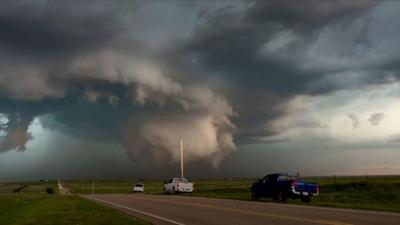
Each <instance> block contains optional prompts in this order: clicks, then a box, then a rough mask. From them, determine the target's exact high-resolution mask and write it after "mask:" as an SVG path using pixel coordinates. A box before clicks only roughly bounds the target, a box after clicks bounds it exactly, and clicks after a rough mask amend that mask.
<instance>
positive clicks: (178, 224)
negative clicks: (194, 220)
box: [87, 196, 185, 225]
mask: <svg viewBox="0 0 400 225" xmlns="http://www.w3.org/2000/svg"><path fill="white" fill-rule="evenodd" d="M87 198H90V199H93V200H95V201H99V202H104V203H107V204H110V205H113V206H116V207H119V208H122V209H127V210H130V211H132V212H136V213H140V214H143V215H146V216H150V217H153V218H156V219H159V220H162V221H165V222H169V223H172V224H176V225H185V224H184V223H180V222H177V221H175V220H171V219H167V218H164V217H161V216H157V215H154V214H151V213H148V212H144V211H142V210H138V209H132V208H129V207H126V206H123V205H120V204H116V203H113V202H110V201H106V200H103V199H98V198H95V197H89V196H87Z"/></svg>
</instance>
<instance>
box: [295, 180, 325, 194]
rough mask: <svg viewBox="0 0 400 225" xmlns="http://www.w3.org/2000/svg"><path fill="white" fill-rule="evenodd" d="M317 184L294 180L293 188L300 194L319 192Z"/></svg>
mask: <svg viewBox="0 0 400 225" xmlns="http://www.w3.org/2000/svg"><path fill="white" fill-rule="evenodd" d="M318 189H319V187H318V184H316V183H310V182H302V181H296V186H295V190H296V192H300V193H302V194H305V195H307V194H315V193H318V192H319V190H318Z"/></svg>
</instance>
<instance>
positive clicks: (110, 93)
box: [0, 1, 400, 166]
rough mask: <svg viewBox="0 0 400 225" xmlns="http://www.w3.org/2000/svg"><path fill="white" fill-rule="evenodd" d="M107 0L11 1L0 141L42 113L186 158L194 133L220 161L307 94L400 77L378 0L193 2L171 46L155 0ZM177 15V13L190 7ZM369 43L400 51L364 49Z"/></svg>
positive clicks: (137, 151) (0, 70)
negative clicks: (150, 11)
mask: <svg viewBox="0 0 400 225" xmlns="http://www.w3.org/2000/svg"><path fill="white" fill-rule="evenodd" d="M96 3H98V4H89V3H87V2H80V1H79V2H61V1H41V2H16V3H11V2H1V3H0V27H1V29H0V47H1V49H2V51H1V52H0V59H1V61H0V76H1V79H0V96H1V97H0V98H1V99H0V100H1V102H0V112H1V113H4V114H5V115H7V118H8V122H7V125H5V126H4V127H2V130H4V134H5V136H4V137H3V139H2V142H1V146H0V151H5V150H9V149H15V148H19V149H23V146H25V144H26V142H27V141H28V140H29V134H28V132H27V129H28V126H29V124H31V122H32V121H33V120H34V119H35V118H40V120H41V123H42V124H43V126H44V127H45V128H48V129H57V130H60V131H62V132H63V133H65V134H69V135H73V136H76V137H79V138H82V139H84V140H95V141H99V142H111V143H117V144H121V145H122V146H124V147H125V148H126V149H127V150H128V155H129V156H130V157H132V158H135V159H137V158H141V157H147V156H149V157H153V158H154V157H155V158H159V159H164V158H165V156H169V157H170V158H172V159H175V160H176V159H178V156H177V155H176V151H175V150H176V148H177V143H178V142H179V139H181V138H182V139H184V140H185V141H186V144H187V147H188V149H190V152H188V154H187V155H188V157H189V158H191V159H204V158H206V159H207V160H209V161H210V162H211V163H212V164H213V165H214V166H217V165H218V163H219V162H220V161H221V160H222V159H223V158H224V157H225V156H226V155H227V154H228V153H230V152H231V151H233V150H235V148H236V145H235V142H234V134H236V133H237V134H238V137H239V138H254V137H265V136H271V135H276V134H279V133H280V132H283V131H284V129H285V128H282V127H278V128H277V127H276V126H275V125H274V121H275V119H277V118H280V117H281V116H284V115H294V114H295V113H296V110H295V109H294V108H295V107H294V106H293V100H294V99H295V98H296V96H298V95H301V94H312V95H321V94H327V93H330V92H332V91H335V90H340V89H352V88H359V87H365V86H368V85H373V84H384V83H387V82H394V81H395V80H396V79H397V78H398V77H399V72H398V71H399V70H398V69H399V68H398V64H396V63H394V62H398V60H399V58H400V57H399V55H398V53H393V55H390V54H389V53H387V52H389V50H390V49H398V46H392V48H388V47H387V46H383V47H382V46H380V45H379V46H375V45H376V43H380V41H381V40H375V39H374V37H370V35H369V34H370V31H369V22H368V20H366V19H365V21H367V22H364V19H362V20H361V22H360V21H358V19H359V18H362V17H367V16H366V15H368V13H370V12H371V11H373V10H374V9H376V8H377V7H379V6H380V5H377V4H376V3H375V2H359V1H357V2H356V1H354V2H350V1H343V2H320V1H306V2H302V4H299V3H297V2H296V3H295V2H286V1H284V2H278V1H271V2H265V1H259V2H254V3H253V2H227V4H225V5H223V6H221V7H217V8H216V9H215V8H213V9H209V8H208V7H200V10H199V9H198V8H196V9H193V8H191V7H192V6H191V5H189V6H186V7H188V8H186V10H193V13H198V20H197V21H196V22H195V23H193V24H196V26H194V27H193V28H192V32H191V33H190V34H185V35H183V34H182V35H181V34H180V33H179V32H174V33H176V37H173V38H171V40H170V41H165V43H166V45H167V46H165V47H164V46H163V47H159V48H154V46H153V45H152V43H148V42H146V38H148V39H152V37H151V36H154V33H150V34H151V35H149V34H148V33H146V32H144V31H146V29H148V27H152V26H151V24H149V25H148V26H145V25H141V24H142V23H143V24H146V23H147V22H148V20H146V21H144V19H143V18H142V20H141V18H136V17H134V15H136V13H138V12H140V10H142V7H141V5H142V4H146V3H143V2H139V3H136V2H133V3H132V2H124V1H115V2H114V1H110V2H109V1H101V2H96ZM160 4H161V3H160ZM171 4H175V3H171ZM176 4H178V3H176ZM193 4H194V5H195V3H193ZM196 4H197V3H196ZM199 4H200V3H199ZM201 4H208V3H201ZM164 6H165V5H163V7H161V8H162V9H159V10H160V12H162V11H163V10H171V9H170V8H165V7H164ZM154 7H156V6H154ZM193 7H194V6H193ZM173 10H176V9H173ZM155 12H157V10H155ZM172 13H173V14H176V15H178V16H177V18H176V19H173V20H171V21H173V24H172V25H174V24H175V23H174V21H178V20H179V21H180V22H182V21H186V20H185V19H187V18H186V17H187V15H185V16H183V17H179V15H180V13H181V12H179V11H172ZM160 14H162V13H160ZM167 14H168V13H167ZM379 15H380V14H379ZM151 16H154V18H158V17H157V16H158V14H157V15H156V14H154V15H151ZM151 18H153V17H151ZM154 20H155V22H157V20H156V19H154ZM371 20H372V19H371ZM137 21H139V22H137ZM138 24H139V25H141V26H139V25H138ZM185 25H187V24H185ZM189 25H191V24H189ZM182 27H183V25H182ZM182 29H183V28H182ZM185 31H186V28H185ZM350 31H351V32H350ZM163 32H164V31H160V32H159V33H158V35H160V38H159V39H163V38H164V36H163V35H164V34H163ZM388 32H392V31H391V30H389V31H388ZM345 33H346V34H345ZM138 34H140V35H138ZM396 35H397V36H396ZM398 35H399V33H396V32H394V33H392V35H391V36H390V37H392V36H395V37H398ZM139 36H140V37H141V39H140V40H139V39H138V38H137V37H139ZM169 38H170V37H169ZM152 40H153V39H152ZM154 40H158V39H157V38H155V39H154ZM149 42H150V41H149ZM321 43H322V44H321ZM150 46H153V47H150ZM371 49H373V50H376V52H378V53H379V54H384V56H387V57H382V58H384V59H386V58H390V60H383V61H376V60H374V58H368V57H359V56H363V55H369V53H373V51H372V50H371ZM386 50H387V51H386ZM382 52H383V53H382ZM385 54H386V55H385ZM396 54H397V55H396ZM371 55H372V54H371ZM389 56H390V57H389ZM396 57H397V58H396ZM318 60H325V61H322V62H320V61H318ZM396 60H397V61H396ZM371 61H374V63H372V64H370V62H371ZM215 80H219V81H220V83H217V82H215V83H216V84H213V85H211V83H213V82H214V81H215ZM225 81H226V82H225ZM207 85H209V87H208V86H207ZM318 124H320V123H318ZM321 124H322V123H321ZM306 125H307V126H310V125H314V126H315V125H316V123H312V124H311V123H308V124H307V122H306V123H299V126H306ZM317 126H319V125H317ZM239 140H240V139H239ZM243 143H244V141H243Z"/></svg>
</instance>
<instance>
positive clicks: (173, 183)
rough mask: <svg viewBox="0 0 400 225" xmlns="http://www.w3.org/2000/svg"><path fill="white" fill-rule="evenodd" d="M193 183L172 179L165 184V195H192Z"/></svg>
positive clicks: (184, 179)
mask: <svg viewBox="0 0 400 225" xmlns="http://www.w3.org/2000/svg"><path fill="white" fill-rule="evenodd" d="M193 190H194V189H193V183H191V182H189V181H188V180H187V179H186V178H171V179H169V180H168V181H165V182H164V193H165V194H177V193H189V194H190V193H192V192H193Z"/></svg>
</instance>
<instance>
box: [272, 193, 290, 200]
mask: <svg viewBox="0 0 400 225" xmlns="http://www.w3.org/2000/svg"><path fill="white" fill-rule="evenodd" d="M274 200H275V201H279V202H286V200H287V196H286V194H285V193H284V192H283V191H279V192H278V193H276V194H275V196H274Z"/></svg>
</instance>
